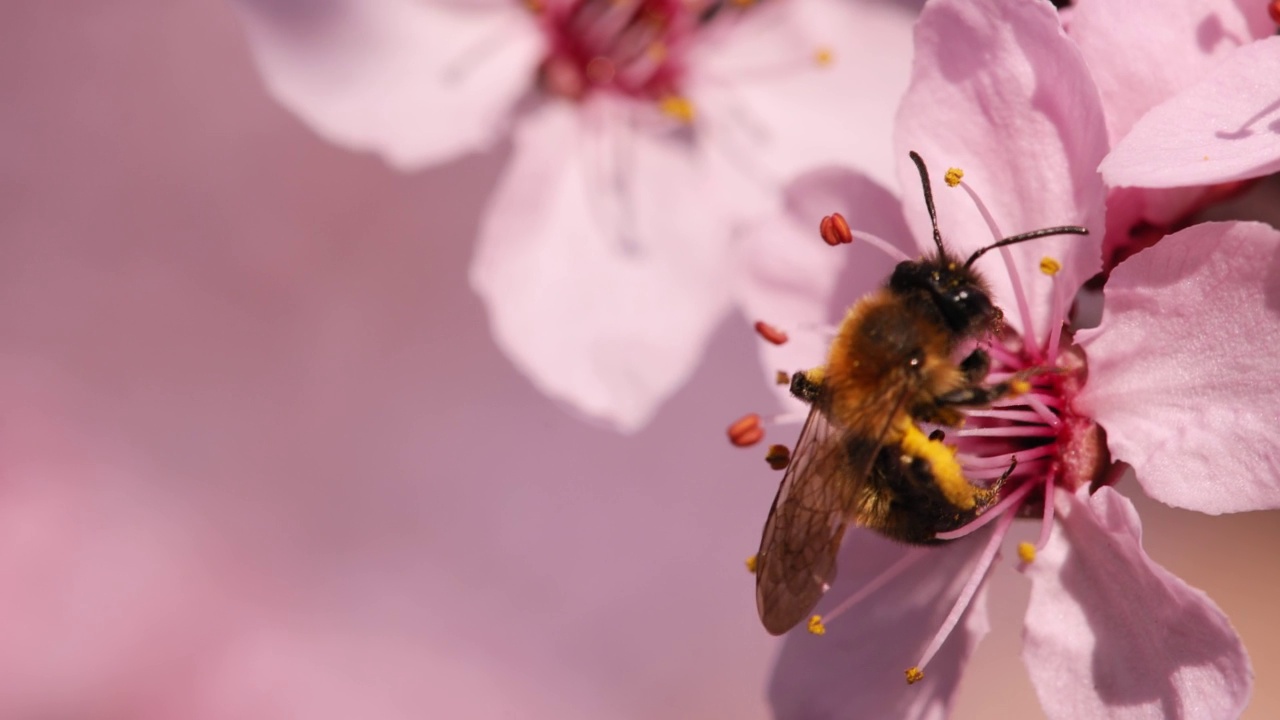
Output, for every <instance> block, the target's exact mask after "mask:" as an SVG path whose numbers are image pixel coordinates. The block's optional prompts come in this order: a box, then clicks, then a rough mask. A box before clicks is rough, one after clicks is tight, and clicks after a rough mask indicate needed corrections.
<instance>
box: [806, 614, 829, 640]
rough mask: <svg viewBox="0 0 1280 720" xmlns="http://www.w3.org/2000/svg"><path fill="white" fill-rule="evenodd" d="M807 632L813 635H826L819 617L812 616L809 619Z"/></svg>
mask: <svg viewBox="0 0 1280 720" xmlns="http://www.w3.org/2000/svg"><path fill="white" fill-rule="evenodd" d="M809 632H811V633H813V634H814V635H826V634H827V626H826V625H823V624H822V616H821V615H814V616H813V617H811V618H809Z"/></svg>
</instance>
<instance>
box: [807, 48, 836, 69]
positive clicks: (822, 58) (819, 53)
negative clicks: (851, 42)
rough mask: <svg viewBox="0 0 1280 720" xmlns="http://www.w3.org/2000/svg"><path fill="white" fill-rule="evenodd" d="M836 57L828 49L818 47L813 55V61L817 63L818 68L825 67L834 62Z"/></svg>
mask: <svg viewBox="0 0 1280 720" xmlns="http://www.w3.org/2000/svg"><path fill="white" fill-rule="evenodd" d="M835 59H836V55H835V53H834V52H832V51H831V48H829V47H820V48H818V49H817V50H815V51H814V53H813V61H814V62H816V63H818V67H826V66H828V65H830V64H831V63H832V62H834V61H835Z"/></svg>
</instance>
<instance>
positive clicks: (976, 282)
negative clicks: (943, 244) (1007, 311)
mask: <svg viewBox="0 0 1280 720" xmlns="http://www.w3.org/2000/svg"><path fill="white" fill-rule="evenodd" d="M889 288H890V289H891V290H893V291H894V292H896V293H900V294H906V295H917V296H919V295H925V296H927V297H928V299H929V300H931V301H932V304H933V305H934V307H936V308H937V310H938V314H939V315H940V316H941V317H942V321H943V322H944V323H946V325H947V327H948V328H949V329H950V330H951V331H952V332H955V333H959V334H961V335H967V334H970V333H972V332H976V331H978V330H979V329H981V328H986V327H989V326H990V324H991V321H992V320H994V319H995V317H996V316H997V315H998V314H999V312H1000V311H999V310H997V309H996V307H995V306H994V305H992V304H991V296H990V294H988V291H987V287H986V283H984V282H983V281H982V278H981V277H980V276H979V275H978V274H977V273H976V272H974V271H973V270H972V269H970V268H969V267H968V266H966V265H965V264H963V263H959V262H956V261H955V260H953V259H952V258H950V257H947V256H946V255H939V256H938V258H937V259H925V260H916V261H911V260H908V261H906V262H901V263H898V266H897V267H896V268H894V270H893V275H892V276H891V277H890V278H889Z"/></svg>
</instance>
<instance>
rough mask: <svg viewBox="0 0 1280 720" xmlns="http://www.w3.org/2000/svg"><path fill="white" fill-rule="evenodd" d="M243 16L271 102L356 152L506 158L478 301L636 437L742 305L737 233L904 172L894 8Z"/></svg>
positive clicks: (501, 2)
mask: <svg viewBox="0 0 1280 720" xmlns="http://www.w3.org/2000/svg"><path fill="white" fill-rule="evenodd" d="M236 6H237V7H238V8H240V9H241V11H242V12H241V14H242V16H243V18H244V21H245V28H246V31H247V34H248V36H249V38H250V41H251V43H252V47H253V50H254V56H255V58H256V59H257V61H258V64H259V67H260V70H261V71H262V74H263V78H264V80H265V82H266V84H267V86H268V88H270V90H271V92H272V94H273V96H274V97H275V98H276V99H277V100H279V101H280V102H281V104H283V105H284V106H285V107H287V108H289V109H290V110H292V111H293V112H295V113H297V114H298V116H299V117H300V118H301V119H302V120H303V121H304V122H306V123H308V125H310V126H311V127H313V128H314V129H315V130H316V131H317V132H318V133H320V134H321V135H322V136H323V137H326V138H328V139H330V140H331V141H333V142H336V143H337V144H339V145H342V146H344V147H348V148H353V149H357V150H371V151H373V152H376V153H378V154H379V155H381V156H382V157H384V158H386V159H387V160H388V161H389V162H391V163H393V164H394V165H396V166H398V167H401V168H407V169H412V168H422V167H429V166H432V165H436V164H438V163H440V162H442V161H445V160H448V159H451V158H456V157H459V156H462V155H465V154H467V153H469V152H475V151H480V150H486V149H490V148H492V147H494V146H495V145H497V144H499V143H500V142H503V141H508V140H509V142H510V154H511V158H510V162H509V163H508V164H506V166H505V168H504V170H503V172H502V174H501V175H500V177H499V178H498V179H497V180H496V188H495V189H494V192H493V195H492V197H491V198H489V200H488V203H487V206H486V210H485V215H484V219H483V221H482V222H481V224H480V227H479V231H478V237H476V239H475V242H476V253H475V256H474V258H473V261H472V265H471V270H470V274H471V282H472V286H473V287H474V288H475V290H476V292H477V293H478V294H479V295H480V297H481V299H482V300H483V302H484V304H485V307H486V309H487V310H488V312H489V321H490V324H491V329H492V331H493V333H494V336H495V338H496V339H497V342H498V345H499V347H501V348H502V349H503V350H504V351H505V352H506V353H507V354H508V355H509V356H510V357H511V359H512V361H513V362H514V363H515V364H516V366H517V367H519V368H520V369H521V370H522V371H523V372H524V373H525V374H526V375H527V376H528V377H529V379H530V380H531V381H532V382H533V383H534V384H535V385H536V386H537V387H538V388H539V389H540V390H542V391H543V392H545V393H547V394H548V395H549V396H551V397H553V398H556V399H559V400H562V401H564V402H565V403H567V404H568V405H569V406H570V407H572V408H574V409H576V410H579V411H581V412H582V413H584V414H585V415H586V416H587V417H590V418H594V419H597V420H602V421H605V422H607V423H609V424H611V425H613V426H615V427H617V428H619V429H621V430H625V431H633V430H636V429H638V428H640V427H642V426H644V425H645V424H646V423H647V422H648V421H649V420H650V419H651V418H652V417H653V413H654V412H655V411H656V409H657V407H658V406H659V405H660V404H661V402H662V401H663V400H665V399H666V398H667V397H669V396H670V395H671V393H673V392H674V391H675V390H676V389H677V388H679V387H680V386H681V385H683V384H684V383H685V381H686V380H688V378H689V376H690V375H691V373H692V372H693V369H694V367H695V366H696V364H697V361H698V359H699V358H700V357H701V356H702V352H703V350H704V348H705V346H706V343H707V341H708V340H709V338H710V336H711V333H712V331H713V330H714V328H715V327H717V325H718V324H719V323H720V322H721V321H722V320H723V319H724V318H725V316H726V315H727V313H728V312H729V310H730V309H732V308H733V307H734V306H735V304H736V302H735V301H736V300H737V298H735V296H734V293H733V289H734V287H733V286H734V284H735V278H734V272H733V271H734V269H735V265H734V263H733V262H731V259H732V258H733V257H734V255H735V253H736V252H737V248H736V247H735V246H736V245H737V244H738V240H739V238H738V236H739V235H740V234H741V230H742V227H744V225H746V224H747V223H749V222H750V221H751V220H752V219H753V218H758V217H760V216H762V215H763V213H764V211H765V210H766V209H767V208H768V207H769V206H770V203H772V202H774V201H775V198H776V197H777V195H778V193H779V191H780V189H781V187H782V185H783V183H784V182H785V181H786V179H787V178H788V176H789V175H790V174H791V173H794V172H796V171H798V170H799V169H801V168H803V167H805V166H806V165H808V164H811V163H815V162H817V161H819V159H824V158H825V159H826V160H828V161H830V160H833V159H834V160H838V161H840V162H842V163H844V164H847V165H851V166H853V167H857V168H860V169H866V170H867V171H868V172H870V173H872V174H873V175H875V176H876V177H879V178H881V179H887V178H888V177H889V176H890V175H891V168H892V162H891V159H892V158H891V155H890V154H889V148H888V146H887V145H886V144H884V143H883V142H881V141H880V138H882V137H884V135H885V134H886V133H887V132H888V131H889V128H890V122H891V112H892V110H891V109H892V107H893V106H894V104H895V103H896V101H897V98H898V96H899V95H900V94H901V92H902V88H903V87H904V86H905V84H906V62H905V61H906V58H907V56H908V47H909V42H910V40H909V28H910V22H911V17H912V15H911V13H910V12H909V10H908V9H907V8H906V7H904V6H901V5H899V4H898V3H895V2H878V1H875V0H856V1H855V0H769V1H768V2H754V1H753V0H745V1H743V0H679V1H677V0H535V1H534V2H522V1H520V0H465V1H458V0H325V1H324V2H314V1H313V2H299V1H297V0H287V1H282V0H239V2H237V3H236ZM837 44H838V45H839V46H840V47H841V51H840V52H839V53H836V52H835V46H836V45H837ZM845 53H847V55H845ZM872 59H874V62H872V61H871V60H872ZM832 154H836V155H837V157H835V158H832V157H831V155H832ZM877 173H878V174H877ZM454 241H457V242H467V243H470V242H471V241H472V240H471V238H470V237H459V238H456V239H455V240H454Z"/></svg>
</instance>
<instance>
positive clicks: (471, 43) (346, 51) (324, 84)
mask: <svg viewBox="0 0 1280 720" xmlns="http://www.w3.org/2000/svg"><path fill="white" fill-rule="evenodd" d="M237 4H238V6H239V7H240V8H241V9H242V12H241V16H242V17H243V19H244V23H245V27H246V30H247V31H248V35H249V38H250V40H251V42H252V46H253V51H254V56H255V57H256V58H257V61H258V66H259V68H260V69H261V71H262V73H263V76H264V77H265V79H266V82H267V85H268V87H269V88H270V89H271V92H272V94H273V95H274V96H275V98H276V99H277V100H279V101H280V103H281V104H283V105H284V106H285V107H287V108H289V109H290V110H291V111H293V112H294V113H296V114H297V115H298V116H299V117H301V118H302V120H303V121H304V122H306V123H307V124H308V125H310V126H311V127H312V128H313V129H314V130H315V131H316V132H318V133H320V134H321V135H323V136H324V137H325V138H326V139H327V140H329V141H330V142H334V143H337V144H339V145H343V146H346V147H349V148H353V149H357V150H370V151H373V152H376V153H378V154H380V155H382V156H383V157H384V158H386V159H387V161H388V162H391V163H392V164H394V165H397V166H399V167H401V168H405V169H408V168H414V167H420V166H425V165H430V164H434V163H439V162H443V161H446V160H449V159H451V158H454V157H457V156H459V155H462V154H465V153H467V152H471V151H475V150H481V149H484V148H486V147H488V146H489V145H490V144H491V143H493V142H494V140H495V139H496V138H497V137H498V136H499V135H500V134H501V133H502V132H504V131H505V130H506V127H507V121H508V117H509V115H510V114H511V112H512V109H513V107H514V105H515V103H516V101H517V100H518V99H519V98H520V96H521V95H522V94H524V93H525V92H527V91H528V90H529V89H530V88H531V87H532V82H533V77H534V69H535V67H536V63H537V54H538V52H539V48H540V47H541V42H542V40H541V37H540V35H539V32H538V29H537V25H536V24H535V23H534V22H533V20H532V18H530V17H528V15H529V13H528V12H527V11H526V10H524V9H523V8H522V6H521V5H520V4H519V3H515V2H512V3H502V4H496V3H478V2H477V3H469V4H468V3H448V2H440V1H439V0H435V1H430V0H326V2H323V3H315V4H312V5H309V6H306V9H305V10H304V9H300V6H299V5H298V4H297V3H281V2H279V1H278V0H239V1H238V3H237Z"/></svg>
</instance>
